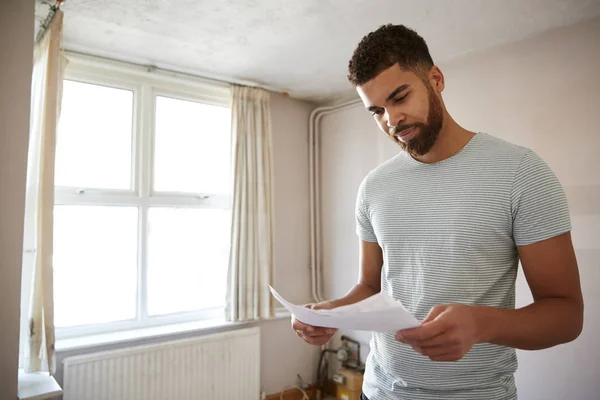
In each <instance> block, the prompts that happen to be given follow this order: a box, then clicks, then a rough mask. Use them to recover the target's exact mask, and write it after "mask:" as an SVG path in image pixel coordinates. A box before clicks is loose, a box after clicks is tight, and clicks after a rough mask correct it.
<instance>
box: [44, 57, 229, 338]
mask: <svg viewBox="0 0 600 400" xmlns="http://www.w3.org/2000/svg"><path fill="white" fill-rule="evenodd" d="M111 65H112V64H107V65H102V64H99V63H98V62H94V63H92V64H87V65H80V64H79V63H78V62H71V63H70V64H69V67H68V68H67V72H66V79H65V81H64V86H63V101H62V109H61V118H60V121H59V125H58V131H57V146H56V168H55V186H56V188H55V211H54V299H55V304H54V306H55V311H54V313H55V324H56V328H57V336H58V337H70V336H79V335H84V334H92V333H100V332H109V331H116V330H122V329H131V328H137V327H145V326H153V325H160V324H168V323H175V322H183V321H188V320H198V319H203V318H221V317H222V316H223V307H224V304H225V293H226V278H227V263H228V258H229V242H230V237H229V235H230V220H231V206H230V202H231V193H230V186H231V179H230V175H231V167H230V164H231V159H230V158H231V157H230V153H231V143H230V137H231V134H230V120H231V109H230V105H229V101H230V100H229V89H228V88H226V87H218V86H210V85H207V84H206V83H203V82H199V81H197V80H192V79H190V80H189V81H188V80H186V79H184V78H181V77H173V75H166V74H161V73H148V72H141V71H140V70H134V69H133V67H132V68H131V69H127V68H124V67H119V68H112V67H111ZM115 65H116V64H115Z"/></svg>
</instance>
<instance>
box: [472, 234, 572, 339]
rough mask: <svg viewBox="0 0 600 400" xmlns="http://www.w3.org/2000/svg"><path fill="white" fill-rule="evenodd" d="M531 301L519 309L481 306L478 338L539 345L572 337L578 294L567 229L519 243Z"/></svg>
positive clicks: (569, 236)
mask: <svg viewBox="0 0 600 400" xmlns="http://www.w3.org/2000/svg"><path fill="white" fill-rule="evenodd" d="M518 251H519V257H520V258H521V265H522V266H523V272H524V273H525V277H526V279H527V283H528V284H529V288H530V289H531V293H532V295H533V300H534V302H533V303H532V304H530V305H528V306H527V307H523V308H521V309H519V310H495V309H489V310H487V309H484V310H483V311H482V316H481V318H482V323H481V325H482V327H483V329H482V333H481V335H482V340H483V341H486V342H490V343H495V344H500V345H504V346H510V347H515V348H518V349H524V350H538V349H544V348H548V347H552V346H555V345H557V344H561V343H566V342H570V341H572V340H575V339H576V338H577V337H578V336H579V334H580V333H581V330H582V328H583V296H582V294H581V285H580V281H579V271H578V268H577V259H576V258H575V251H574V250H573V244H572V242H571V235H570V233H565V234H563V235H560V236H557V237H555V238H552V239H548V240H544V241H542V242H539V243H534V244H531V245H528V246H520V247H518Z"/></svg>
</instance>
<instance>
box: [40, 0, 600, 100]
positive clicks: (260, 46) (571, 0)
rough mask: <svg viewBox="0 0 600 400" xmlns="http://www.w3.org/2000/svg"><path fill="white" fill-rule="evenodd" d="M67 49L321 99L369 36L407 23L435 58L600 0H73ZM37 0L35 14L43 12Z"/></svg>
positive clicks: (501, 40) (336, 87) (583, 12)
mask: <svg viewBox="0 0 600 400" xmlns="http://www.w3.org/2000/svg"><path fill="white" fill-rule="evenodd" d="M63 10H64V12H65V22H64V47H65V49H67V50H72V51H77V52H82V53H87V54H93V55H98V56H103V57H109V58H113V59H118V60H123V61H130V62H134V63H138V64H143V65H153V66H156V67H159V68H163V69H168V70H173V71H179V72H185V73H191V74H194V75H199V76H204V77H208V78H214V79H219V80H225V81H229V82H237V83H244V84H251V85H258V86H263V87H266V88H269V89H271V90H275V91H285V92H289V93H290V94H291V95H292V97H296V98H301V99H305V100H310V101H315V102H320V101H325V100H331V99H334V98H335V97H336V96H340V95H345V94H347V93H348V92H349V91H350V90H351V87H350V86H349V84H348V82H347V81H346V68H347V65H348V59H349V57H350V56H351V54H352V51H353V50H354V47H355V46H356V44H357V43H358V42H359V41H360V39H361V38H362V37H363V36H364V35H365V34H367V33H368V32H370V31H372V30H374V29H376V28H377V27H378V26H380V25H382V24H385V23H390V22H391V23H402V24H405V25H407V26H409V27H411V28H413V29H415V30H417V32H419V33H420V34H421V35H422V36H423V37H424V38H425V39H426V40H427V42H428V45H429V47H430V51H431V53H432V56H433V58H434V61H435V62H436V63H441V62H444V61H448V60H451V59H453V58H456V57H459V56H461V55H464V54H467V53H471V52H475V51H479V50H483V49H486V48H489V47H493V46H497V45H501V44H505V43H510V42H514V41H518V40H520V39H523V38H526V37H529V36H532V35H535V34H538V33H540V32H543V31H546V30H549V29H552V28H555V27H559V26H565V25H570V24H573V23H576V22H578V21H582V20H585V19H591V18H594V17H596V16H599V15H600V0H503V1H497V0H419V1H417V0H337V1H336V0H213V1H209V0H121V1H114V0H67V1H66V2H65V4H64V6H63ZM45 12H46V11H45V9H44V5H41V4H38V10H37V11H36V14H37V15H38V18H41V17H43V15H45Z"/></svg>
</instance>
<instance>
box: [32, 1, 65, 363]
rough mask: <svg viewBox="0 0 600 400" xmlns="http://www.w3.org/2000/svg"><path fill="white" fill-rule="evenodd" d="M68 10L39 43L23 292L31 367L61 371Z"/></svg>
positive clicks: (36, 50)
mask: <svg viewBox="0 0 600 400" xmlns="http://www.w3.org/2000/svg"><path fill="white" fill-rule="evenodd" d="M62 24H63V13H62V12H61V11H57V12H56V14H55V16H54V18H53V20H52V22H51V23H50V26H49V29H48V32H47V33H46V36H45V37H44V39H42V40H41V41H40V42H39V43H38V44H36V46H35V50H34V67H33V77H32V89H31V123H30V137H29V154H28V167H27V193H26V197H25V240H24V243H25V246H24V247H25V249H26V251H25V252H26V253H29V254H30V255H31V256H30V257H24V258H23V259H24V265H23V269H24V273H23V277H24V279H27V281H25V282H24V283H23V284H24V285H25V287H26V290H24V293H23V295H24V296H28V298H27V303H28V304H29V307H28V310H27V311H28V313H27V333H26V335H23V336H25V337H26V344H25V349H24V351H25V354H24V357H25V359H24V360H23V365H24V368H25V372H38V371H48V372H49V373H50V374H53V373H54V371H55V355H54V304H53V303H54V300H53V269H52V241H53V237H52V236H53V211H54V159H55V157H54V155H55V149H56V127H57V123H58V116H59V113H60V101H61V97H62V79H63V71H64V66H65V64H66V62H65V59H64V57H63V55H62V53H61V41H62Z"/></svg>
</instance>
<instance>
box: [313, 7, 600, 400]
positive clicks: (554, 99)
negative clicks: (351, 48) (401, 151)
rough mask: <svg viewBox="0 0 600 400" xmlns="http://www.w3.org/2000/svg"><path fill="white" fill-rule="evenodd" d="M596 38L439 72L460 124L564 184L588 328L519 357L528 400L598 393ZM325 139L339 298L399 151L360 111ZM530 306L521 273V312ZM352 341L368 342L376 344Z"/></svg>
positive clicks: (329, 246) (460, 62)
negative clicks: (358, 228) (372, 184)
mask: <svg viewBox="0 0 600 400" xmlns="http://www.w3.org/2000/svg"><path fill="white" fill-rule="evenodd" d="M598 38H600V19H594V20H592V21H588V22H585V23H580V24H578V25H575V26H571V27H566V28H562V29H558V30H554V31H550V32H547V33H545V34H542V35H540V36H537V37H534V38H531V39H528V40H525V41H522V42H519V43H517V44H513V45H508V46H503V47H499V48H495V49H492V50H489V51H486V52H484V53H478V54H472V55H470V56H467V57H462V58H460V59H457V60H454V61H452V62H449V63H446V64H442V65H441V68H442V71H443V72H444V73H445V76H446V83H447V88H446V91H445V92H444V99H445V102H446V105H447V106H448V109H449V111H450V113H451V114H452V115H453V116H454V117H455V118H456V119H457V120H458V122H459V123H461V124H462V125H463V126H464V127H466V128H467V129H471V130H476V131H485V132H488V133H490V134H492V135H495V136H498V137H501V138H503V139H506V140H509V141H512V142H514V143H517V144H520V145H524V146H527V147H530V148H532V149H533V150H535V151H536V152H537V153H538V154H540V156H541V157H542V158H544V159H545V160H546V161H547V162H548V163H549V164H550V166H551V167H552V169H553V170H554V171H555V173H556V174H557V175H558V177H559V179H560V181H561V182H562V184H563V186H564V187H565V190H566V193H567V196H568V199H569V204H570V210H571V216H572V221H573V241H574V246H575V249H576V253H577V258H578V262H579V269H580V274H581V281H582V289H583V294H584V298H585V302H586V311H585V327H584V330H583V333H582V335H581V336H580V338H579V339H578V340H577V341H575V342H573V343H570V344H567V345H564V346H559V347H556V348H553V349H548V350H544V351H536V352H524V351H519V362H520V367H519V371H518V372H517V376H516V379H517V385H518V389H519V394H520V398H521V399H524V400H537V399H540V400H541V399H550V398H552V399H555V398H556V399H558V398H569V399H576V400H579V399H581V400H587V399H592V398H597V396H598V393H600V380H598V371H600V343H599V342H598V339H597V332H598V331H599V330H600V314H599V313H598V312H597V310H598V308H599V307H600V266H599V265H598V263H597V260H598V259H600V174H598V171H600V160H599V158H598V149H600V136H599V135H598V125H599V122H600V121H599V119H598V110H600V95H599V93H600V47H599V46H598ZM434 57H435V55H434ZM322 130H323V134H322V144H323V148H322V155H323V156H322V158H323V160H322V165H323V178H322V188H323V189H322V202H323V212H322V213H323V238H324V246H323V248H324V255H323V260H324V266H325V287H326V289H327V292H328V295H329V296H332V297H335V296H339V295H342V294H344V293H345V291H346V290H347V289H348V288H349V287H350V286H351V285H352V284H353V283H354V281H355V279H356V274H357V271H358V267H357V260H358V239H357V238H356V235H355V233H354V214H353V213H354V201H355V196H356V189H357V188H358V185H359V183H360V181H361V179H362V178H363V176H364V175H365V174H366V173H367V172H368V171H369V170H370V169H372V168H373V167H375V166H376V165H377V164H378V163H380V162H382V161H384V160H386V159H387V158H389V157H391V156H392V155H394V154H395V152H396V151H397V149H396V147H395V146H394V145H393V144H392V143H391V142H390V141H389V140H388V139H386V138H385V137H384V135H383V133H381V132H380V131H379V130H378V129H377V127H376V126H375V123H374V122H373V121H372V119H371V117H370V115H369V114H368V113H367V112H366V111H365V110H364V109H363V107H362V105H359V106H356V107H353V108H352V109H350V110H346V111H342V112H338V113H335V114H332V115H331V116H328V117H325V118H324V120H323V123H322ZM531 301H532V299H531V294H530V292H529V289H528V287H527V285H526V282H525V281H524V279H523V276H522V274H520V276H519V279H518V281H517V302H518V306H523V305H525V304H528V303H529V302H531ZM353 336H355V337H358V338H359V339H360V340H362V341H363V342H367V341H368V340H369V336H370V335H365V334H358V335H357V334H353ZM365 353H366V351H365ZM542 382H543V384H540V383H542Z"/></svg>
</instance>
